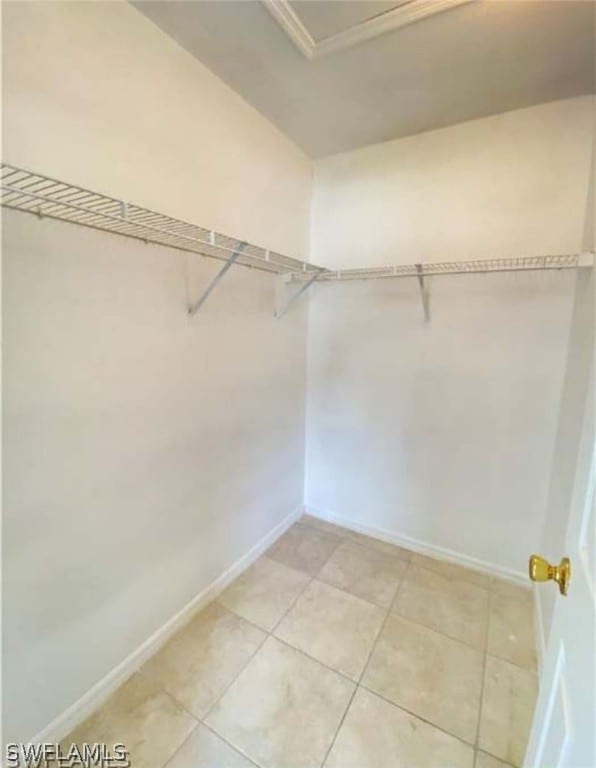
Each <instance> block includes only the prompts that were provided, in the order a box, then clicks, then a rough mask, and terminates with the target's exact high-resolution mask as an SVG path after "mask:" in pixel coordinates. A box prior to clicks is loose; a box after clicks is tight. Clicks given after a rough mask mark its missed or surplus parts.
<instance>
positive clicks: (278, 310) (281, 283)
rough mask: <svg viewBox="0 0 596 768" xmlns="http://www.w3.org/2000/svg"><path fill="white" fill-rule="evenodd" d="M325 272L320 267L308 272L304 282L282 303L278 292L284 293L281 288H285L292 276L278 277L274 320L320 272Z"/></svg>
mask: <svg viewBox="0 0 596 768" xmlns="http://www.w3.org/2000/svg"><path fill="white" fill-rule="evenodd" d="M323 272H325V270H324V269H320V270H318V271H317V272H315V273H314V274H309V276H308V277H307V278H306V280H305V282H303V283H302V285H301V286H300V288H298V290H297V291H295V292H294V293H293V294H292V295H291V296H290V297H289V299H287V300H286V301H285V302H284V303H282V300H281V298H280V294H282V293H284V291H283V288H285V287H286V286H287V285H288V283H289V282H291V280H292V276H291V275H290V276H289V279H288V278H286V277H285V276H282V277H281V278H278V285H277V290H276V310H275V312H274V315H273V316H274V317H275V319H276V320H280V319H281V318H282V317H283V316H284V315H285V314H286V312H287V311H288V309H289V308H290V307H291V306H292V304H293V303H294V302H295V301H296V299H297V298H298V297H299V296H301V295H302V294H303V293H305V291H307V290H308V289H309V288H310V286H311V285H312V284H313V283H314V282H315V280H318V278H319V277H320V276H321V274H322V273H323Z"/></svg>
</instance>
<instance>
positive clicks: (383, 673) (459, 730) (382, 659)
mask: <svg viewBox="0 0 596 768" xmlns="http://www.w3.org/2000/svg"><path fill="white" fill-rule="evenodd" d="M482 667H483V656H482V654H481V653H480V652H479V651H477V650H475V649H474V648H471V647H470V646H467V645H464V644H463V643H460V642H459V641H457V640H452V639H451V638H449V637H446V636H445V635H441V634H439V633H437V632H434V631H433V630H431V629H428V628H427V627H423V626H421V625H419V624H414V623H412V622H410V621H407V620H406V619H402V618H401V617H399V616H396V615H392V616H389V618H388V619H387V621H386V623H385V626H384V627H383V630H382V632H381V635H380V637H379V639H378V641H377V644H376V646H375V649H374V651H373V654H372V656H371V659H370V662H369V664H368V666H367V668H366V671H365V673H364V677H363V679H362V684H363V685H364V686H366V687H367V688H370V689H371V690H373V691H375V692H376V693H378V694H380V695H381V696H383V697H384V698H386V699H389V700H390V701H393V702H395V704H398V705H399V706H401V707H403V708H404V709H407V710H409V711H410V712H413V713H414V714H416V715H418V716H420V717H422V718H423V719H424V720H428V721H429V722H431V723H433V724H434V725H437V726H439V728H442V729H444V730H446V731H448V732H449V733H452V734H454V735H455V736H459V737H460V738H462V739H464V740H465V741H467V742H469V743H473V742H474V739H475V737H476V727H477V724H478V711H479V705H480V690H481V687H482Z"/></svg>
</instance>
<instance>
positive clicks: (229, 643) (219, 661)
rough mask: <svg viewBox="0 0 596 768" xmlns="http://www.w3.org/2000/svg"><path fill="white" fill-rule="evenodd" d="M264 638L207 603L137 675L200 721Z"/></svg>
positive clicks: (238, 619)
mask: <svg viewBox="0 0 596 768" xmlns="http://www.w3.org/2000/svg"><path fill="white" fill-rule="evenodd" d="M265 637H266V635H265V633H264V632H262V631H261V630H260V629H257V628H256V627H254V626H253V625H252V624H249V623H248V622H246V621H244V619H241V618H240V617H239V616H236V615H235V614H234V613H230V611H228V610H226V609H225V608H223V607H222V606H220V605H218V604H217V603H212V604H211V605H209V606H208V607H207V608H206V609H205V610H204V611H202V612H201V613H200V614H199V615H198V616H197V617H196V618H195V619H193V620H192V621H191V622H190V624H188V625H187V626H186V627H184V628H183V629H182V630H181V631H180V632H178V634H177V635H175V636H174V637H173V638H172V639H171V640H170V641H169V642H168V643H167V645H165V646H164V648H162V650H161V651H159V653H157V654H156V655H155V656H153V658H151V659H150V660H149V661H148V662H147V663H146V664H145V666H144V667H143V668H142V670H141V673H142V674H143V675H145V676H146V677H148V678H150V679H152V680H156V681H158V682H159V683H161V685H162V686H163V687H164V688H165V690H166V691H167V692H168V693H170V694H171V695H172V696H173V697H174V698H175V699H176V700H177V701H179V702H180V703H181V704H183V705H184V706H185V707H186V708H187V709H188V710H189V711H190V712H192V713H193V714H194V715H195V716H196V717H199V718H202V717H203V716H204V715H205V713H206V712H207V710H208V709H209V707H211V706H212V705H213V704H214V703H215V702H216V701H217V699H218V698H219V696H221V694H222V693H223V692H224V690H225V689H226V687H227V686H228V685H229V684H230V683H231V682H232V680H233V679H234V678H235V677H236V675H237V674H238V672H240V670H241V669H242V667H243V666H244V665H245V664H246V663H247V662H248V660H249V659H250V657H251V656H252V655H253V654H254V653H255V651H256V650H257V648H258V647H259V646H260V645H261V644H262V642H263V641H264V639H265Z"/></svg>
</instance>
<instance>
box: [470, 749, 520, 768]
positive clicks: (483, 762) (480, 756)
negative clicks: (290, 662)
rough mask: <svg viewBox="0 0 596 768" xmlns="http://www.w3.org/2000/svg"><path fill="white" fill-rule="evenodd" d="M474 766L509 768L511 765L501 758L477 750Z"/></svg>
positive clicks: (477, 767) (478, 767)
mask: <svg viewBox="0 0 596 768" xmlns="http://www.w3.org/2000/svg"><path fill="white" fill-rule="evenodd" d="M474 768H511V765H510V764H509V763H504V762H503V761H502V760H497V758H496V757H493V756H492V755H488V754H487V753H486V752H481V751H480V750H478V752H477V753H476V764H475V766H474Z"/></svg>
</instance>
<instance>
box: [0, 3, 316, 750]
mask: <svg viewBox="0 0 596 768" xmlns="http://www.w3.org/2000/svg"><path fill="white" fill-rule="evenodd" d="M3 15H4V30H3V32H4V38H3V48H4V51H3V53H4V94H3V96H4V110H3V116H4V159H5V160H6V161H8V162H11V163H14V164H17V165H21V166H23V167H25V168H29V169H32V170H37V171H40V172H43V173H47V174H50V175H54V176H56V177H58V178H63V179H66V180H69V181H71V182H74V183H80V184H82V185H84V186H87V187H90V188H92V189H93V188H94V189H97V190H100V191H103V192H106V193H111V194H114V195H116V196H118V197H124V198H128V199H130V200H132V201H134V202H137V203H139V204H141V205H145V206H148V207H151V208H154V209H157V210H160V211H163V212H166V213H170V214H173V215H175V216H180V217H182V218H187V219H189V220H191V221H193V222H196V223H199V224H203V225H206V226H209V227H214V228H216V229H218V230H221V231H223V232H225V233H227V234H231V235H235V236H237V237H241V238H243V239H248V240H250V241H252V242H255V243H259V244H263V245H265V246H268V247H270V248H273V249H277V250H280V251H282V252H285V253H288V254H291V255H296V256H305V255H306V249H307V245H308V226H307V217H308V212H309V201H310V194H311V182H312V178H311V166H310V163H309V161H308V160H307V159H306V158H305V157H304V155H303V154H302V153H301V152H300V151H299V150H297V149H296V148H295V147H294V146H293V145H292V144H291V143H290V142H289V141H288V140H287V139H285V138H284V137H283V136H282V135H281V134H280V133H279V132H278V131H277V130H276V129H275V128H273V127H272V126H271V125H270V124H269V123H268V122H267V121H266V120H265V119H264V118H262V117H261V116H260V115H258V114H257V113H256V112H255V111H254V110H253V109H251V108H250V107H248V106H247V105H246V104H245V103H244V102H243V101H242V100H241V99H240V98H239V97H238V96H237V95H236V94H234V93H233V92H232V91H230V90H229V89H228V88H227V87H226V86H225V85H223V84H222V83H221V82H220V81H218V80H217V79H216V78H215V77H214V76H213V75H211V74H210V73H209V72H208V71H207V70H206V69H205V68H204V67H202V66H201V65H200V64H199V63H198V62H196V61H195V60H194V59H192V57H190V55H189V54H187V53H186V52H184V51H183V50H182V49H180V48H179V47H178V46H177V45H176V44H175V43H173V42H172V41H171V40H169V39H168V38H167V37H166V36H165V35H163V33H162V32H160V31H159V30H158V29H157V28H155V27H154V26H153V25H152V24H151V22H149V21H148V20H147V19H146V18H145V17H144V16H142V15H141V14H139V13H138V12H137V11H136V10H135V9H134V8H132V7H131V6H129V5H127V4H125V3H58V2H52V3H45V2H44V3H5V4H4V5H3ZM3 258H4V286H3V287H4V339H5V344H4V361H3V362H4V531H3V533H4V540H3V545H4V563H3V590H4V616H3V618H4V629H5V635H4V667H3V669H4V730H3V735H4V738H5V739H6V740H15V741H19V740H26V739H30V738H32V737H34V736H35V735H36V734H37V733H39V732H40V730H42V729H44V728H45V727H46V726H48V725H49V724H50V723H52V722H53V721H54V719H55V718H57V717H60V716H61V714H62V713H63V712H64V711H65V710H66V709H67V708H68V707H69V706H71V705H73V704H74V703H75V702H76V701H77V700H78V699H79V697H80V696H82V695H84V694H85V693H86V692H87V691H88V690H89V689H90V688H91V687H92V686H93V685H94V684H96V683H97V682H98V681H100V680H102V679H103V678H104V676H105V675H107V674H109V673H110V672H111V671H112V670H113V669H114V667H116V665H118V664H119V663H120V662H122V661H123V660H124V659H125V658H126V657H127V656H128V655H129V654H130V653H131V652H132V651H134V650H135V649H136V648H137V647H138V646H139V645H140V644H141V643H143V642H144V641H145V640H147V638H148V637H149V636H150V635H151V634H152V633H153V632H155V631H156V630H158V629H159V628H161V627H162V626H163V624H164V622H166V621H167V620H168V619H170V618H171V617H172V616H173V615H174V614H175V613H176V612H177V611H179V610H180V609H181V608H182V607H183V606H184V605H185V604H186V603H187V602H188V601H189V600H190V599H191V598H193V597H194V596H196V595H197V594H198V593H200V592H201V590H203V589H204V588H205V587H206V586H207V585H208V584H210V583H211V582H213V580H214V579H216V578H217V577H219V576H220V575H221V574H222V573H223V572H224V571H225V570H226V569H227V568H228V567H229V566H230V565H231V564H232V563H234V562H236V561H237V560H238V559H239V558H241V557H242V556H244V555H245V554H246V553H247V552H248V551H249V550H250V549H251V547H253V546H254V545H255V543H256V542H258V541H259V540H261V539H262V538H263V537H264V536H266V535H267V534H268V533H269V532H270V531H271V530H273V529H275V527H276V526H277V525H278V524H279V523H280V521H282V520H283V519H284V518H286V516H287V515H289V514H291V513H292V512H293V511H294V510H296V509H297V508H299V507H300V505H301V504H302V497H303V475H304V471H303V463H304V409H305V353H306V314H305V307H304V304H301V305H297V306H296V307H295V308H293V309H292V310H291V311H290V312H289V313H288V314H287V315H286V316H285V317H284V318H283V321H279V322H278V321H275V320H274V319H273V317H272V314H273V309H274V278H273V277H271V276H268V275H265V274H263V273H256V272H251V271H250V270H247V269H244V268H236V269H234V270H232V271H231V272H230V273H228V275H227V276H226V280H225V283H222V284H221V285H220V286H219V287H218V289H217V292H216V293H214V294H213V295H212V297H211V298H210V300H209V302H208V303H207V304H205V306H204V307H203V308H202V309H201V312H200V315H198V316H197V317H196V318H194V319H193V320H189V318H188V316H187V312H186V307H187V301H188V300H189V299H193V298H194V299H196V298H197V297H198V291H199V290H200V287H201V286H204V285H205V282H206V280H207V279H208V278H209V277H211V276H213V275H214V273H215V270H217V269H218V268H219V267H220V266H221V264H220V263H219V262H213V261H209V260H202V259H201V258H200V257H195V256H188V257H187V256H185V255H181V254H179V253H176V252H174V251H171V250H168V249H164V248H159V247H156V246H145V245H143V244H142V243H138V242H134V241H129V240H126V239H124V238H118V237H116V236H111V235H107V234H105V233H97V232H93V231H85V230H82V229H78V228H76V227H73V226H72V225H67V224H61V223H56V222H52V221H48V220H44V221H39V220H37V219H36V218H34V217H32V216H28V215H25V214H22V213H16V212H7V213H6V214H5V217H4V243H3ZM187 258H188V264H187ZM187 268H188V270H189V274H190V275H191V278H190V281H189V286H187V281H186V277H185V275H186V269H187Z"/></svg>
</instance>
